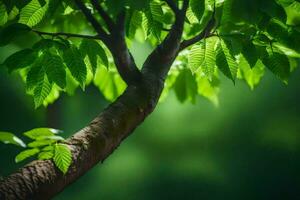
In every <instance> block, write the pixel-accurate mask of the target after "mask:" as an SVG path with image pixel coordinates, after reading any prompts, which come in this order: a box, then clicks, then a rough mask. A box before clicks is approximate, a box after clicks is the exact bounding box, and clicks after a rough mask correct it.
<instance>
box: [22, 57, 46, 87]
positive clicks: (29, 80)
mask: <svg viewBox="0 0 300 200" xmlns="http://www.w3.org/2000/svg"><path fill="white" fill-rule="evenodd" d="M42 61H43V59H42V58H41V57H39V58H38V59H37V60H36V61H35V62H34V63H33V65H32V66H31V68H30V69H29V71H28V73H27V76H26V89H27V91H29V92H30V91H32V90H33V89H34V88H35V87H36V86H37V85H38V83H39V82H40V81H43V80H44V77H45V75H46V72H45V69H44V67H43V63H42Z"/></svg>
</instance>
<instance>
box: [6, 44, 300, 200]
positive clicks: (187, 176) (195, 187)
mask: <svg viewBox="0 0 300 200" xmlns="http://www.w3.org/2000/svg"><path fill="white" fill-rule="evenodd" d="M16 48H17V47H11V48H5V49H4V48H2V49H0V62H2V61H3V59H4V58H5V56H6V55H8V54H9V53H11V52H12V51H15V49H16ZM10 51H11V52H10ZM132 51H133V53H134V56H135V58H136V60H137V62H138V63H142V61H143V60H144V59H145V56H146V55H147V53H148V52H149V48H148V47H144V46H143V45H141V44H134V45H133V47H132ZM299 77H300V70H299V69H298V70H296V71H295V73H293V74H292V76H291V79H290V81H289V85H288V86H285V85H283V84H282V83H281V82H280V81H279V80H277V79H276V78H275V77H274V76H273V75H272V74H271V73H269V72H267V73H266V76H265V77H264V78H263V80H262V82H261V84H260V85H259V86H258V87H257V88H256V90H254V91H251V90H250V89H249V88H248V86H247V85H246V84H245V83H244V82H242V81H238V82H237V84H236V85H235V86H234V85H233V84H232V83H231V82H230V81H229V80H225V79H224V78H221V81H222V82H221V93H220V105H219V107H217V108H216V107H215V106H214V105H213V104H212V103H210V102H209V101H207V100H206V99H204V98H202V97H198V99H197V103H196V104H195V105H192V104H190V103H184V104H181V103H179V101H177V100H176V97H175V95H174V92H173V91H172V92H171V93H170V94H169V96H168V98H167V99H166V100H165V101H164V102H162V103H160V104H159V105H158V107H157V109H156V110H155V111H154V113H153V114H152V115H151V116H150V117H149V118H147V119H146V121H145V122H144V123H143V124H142V125H141V126H140V127H138V128H137V129H136V130H135V131H134V133H133V134H132V135H131V136H130V137H129V138H127V139H126V140H125V141H124V142H123V143H122V145H121V146H120V147H119V148H118V149H117V150H116V151H115V152H114V153H113V154H112V155H111V156H110V157H109V158H108V159H107V160H105V162H104V163H103V164H101V165H100V164H99V165H97V166H95V167H94V168H93V169H92V170H90V171H89V172H88V173H86V174H85V175H84V176H83V177H81V178H80V179H79V180H78V181H77V182H75V183H74V184H72V185H70V186H69V187H68V188H66V189H65V190H64V191H63V192H62V193H60V194H59V195H57V196H56V197H55V198H54V199H56V200H82V199H87V200H94V199H95V200H96V199H97V200H98V199H109V200H141V199H143V200H154V199H191V200H194V199H195V200H198V199H206V200H215V199H218V200H219V199H231V200H233V199H237V200H240V199H243V200H248V199H249V200H250V199H251V200H253V199H262V200H265V199H272V200H273V199H280V200H288V199H293V200H294V199H300V78H299ZM107 104H108V102H107V101H105V99H104V98H103V96H102V95H101V94H100V92H99V91H98V89H97V88H95V87H93V86H90V87H88V88H87V90H86V91H85V92H82V91H80V90H77V92H76V94H75V95H74V96H67V95H62V97H61V98H60V99H59V100H58V101H56V102H55V103H54V104H53V105H50V106H49V107H48V108H40V109H38V110H34V105H33V100H32V98H31V97H29V96H27V95H26V94H25V89H24V84H23V83H22V81H21V80H20V78H19V77H18V76H16V75H9V74H8V73H7V72H6V70H5V69H3V68H1V69H0V130H2V131H11V132H14V133H16V134H19V135H21V133H22V132H24V131H26V130H29V129H32V128H35V127H43V126H47V127H53V128H57V129H61V130H64V131H65V133H64V136H65V137H67V136H68V135H70V134H72V133H74V132H75V131H77V130H79V129H80V128H82V127H84V126H85V125H86V124H87V123H88V122H89V121H91V120H92V119H93V118H94V117H95V116H96V115H97V114H98V113H99V112H100V111H101V110H102V109H103V108H105V106H106V105H107ZM19 151H20V149H19V148H17V147H15V146H12V145H4V144H0V152H1V153H0V155H1V161H0V175H1V176H6V175H8V174H9V173H11V172H13V171H14V170H16V169H17V168H18V167H20V166H22V165H24V164H25V162H24V163H20V164H15V163H14V156H15V155H16V154H17V153H18V152H19Z"/></svg>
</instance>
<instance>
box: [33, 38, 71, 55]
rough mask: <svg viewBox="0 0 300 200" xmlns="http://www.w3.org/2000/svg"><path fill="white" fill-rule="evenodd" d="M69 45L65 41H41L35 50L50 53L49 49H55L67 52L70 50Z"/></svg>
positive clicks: (35, 46)
mask: <svg viewBox="0 0 300 200" xmlns="http://www.w3.org/2000/svg"><path fill="white" fill-rule="evenodd" d="M69 46H70V45H69V44H68V43H67V42H65V40H63V41H58V40H50V39H41V40H39V41H38V42H36V43H35V44H34V45H33V47H32V48H33V49H34V50H37V51H41V52H44V51H49V49H51V48H54V49H55V50H62V51H64V50H66V49H67V48H69Z"/></svg>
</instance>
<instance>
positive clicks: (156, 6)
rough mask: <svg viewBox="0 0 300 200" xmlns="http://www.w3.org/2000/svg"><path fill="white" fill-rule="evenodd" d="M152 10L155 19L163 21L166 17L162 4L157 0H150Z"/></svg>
mask: <svg viewBox="0 0 300 200" xmlns="http://www.w3.org/2000/svg"><path fill="white" fill-rule="evenodd" d="M150 12H151V15H152V18H153V20H155V21H161V20H162V19H163V18H164V12H163V10H162V6H161V4H160V3H159V2H157V1H151V2H150Z"/></svg>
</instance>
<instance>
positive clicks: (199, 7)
mask: <svg viewBox="0 0 300 200" xmlns="http://www.w3.org/2000/svg"><path fill="white" fill-rule="evenodd" d="M190 9H191V10H192V12H193V13H194V14H195V16H196V17H197V18H198V20H199V21H200V20H201V18H202V15H203V12H204V10H205V1H199V0H191V1H190Z"/></svg>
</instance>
